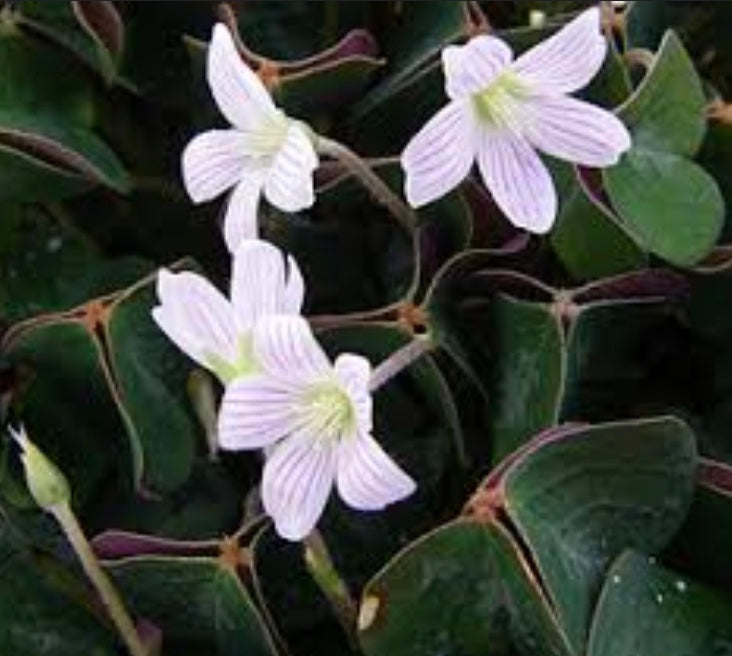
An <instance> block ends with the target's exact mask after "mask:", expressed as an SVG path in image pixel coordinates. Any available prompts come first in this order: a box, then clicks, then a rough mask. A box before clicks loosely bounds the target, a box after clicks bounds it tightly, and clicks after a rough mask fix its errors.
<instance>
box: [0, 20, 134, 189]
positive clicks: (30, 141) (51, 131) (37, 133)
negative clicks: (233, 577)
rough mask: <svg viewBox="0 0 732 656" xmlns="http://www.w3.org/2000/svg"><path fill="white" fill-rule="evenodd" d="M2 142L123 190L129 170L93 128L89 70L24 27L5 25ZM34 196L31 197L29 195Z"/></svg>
mask: <svg viewBox="0 0 732 656" xmlns="http://www.w3.org/2000/svg"><path fill="white" fill-rule="evenodd" d="M0 68H2V70H3V74H4V84H3V87H2V89H0V143H2V144H4V145H6V146H10V147H12V148H15V149H19V150H22V151H23V152H25V153H26V154H27V155H28V156H30V157H33V158H35V159H38V160H39V161H40V162H41V163H42V164H43V166H44V167H45V169H44V175H45V176H46V177H47V176H48V165H49V164H51V165H53V166H56V167H60V168H63V169H64V170H65V171H67V175H68V174H74V175H77V176H79V177H80V178H82V179H86V180H87V181H90V182H94V183H101V184H104V185H106V186H108V187H110V188H112V189H115V190H116V191H119V192H122V193H124V192H125V191H127V190H128V188H129V179H128V175H127V172H126V171H125V169H124V167H123V166H122V164H121V162H120V161H119V160H118V158H117V156H116V155H115V154H114V153H113V152H112V151H111V150H110V148H109V147H108V146H107V145H106V144H105V143H104V142H103V141H102V140H101V139H99V138H98V137H97V136H96V134H95V133H94V132H93V131H92V127H93V122H94V107H93V102H92V85H91V80H90V79H89V77H88V75H87V74H86V72H85V71H84V70H83V69H82V68H81V66H79V64H78V63H77V62H74V61H73V60H72V59H70V58H69V57H68V56H67V55H66V54H65V53H64V52H63V51H59V50H56V49H53V48H52V47H50V46H49V45H47V44H46V43H44V42H43V41H41V40H39V39H35V38H33V37H31V36H29V35H27V34H25V33H24V32H22V31H21V30H20V29H19V28H18V27H17V26H16V25H14V24H4V26H3V28H2V30H0ZM29 199H30V200H33V197H32V196H29Z"/></svg>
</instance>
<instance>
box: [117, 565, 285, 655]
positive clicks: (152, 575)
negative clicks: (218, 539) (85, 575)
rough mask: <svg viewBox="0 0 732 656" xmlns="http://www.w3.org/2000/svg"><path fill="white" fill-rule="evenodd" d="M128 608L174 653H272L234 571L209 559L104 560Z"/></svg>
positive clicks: (265, 633) (264, 632)
mask: <svg viewBox="0 0 732 656" xmlns="http://www.w3.org/2000/svg"><path fill="white" fill-rule="evenodd" d="M107 571H108V572H109V573H110V574H111V575H112V577H113V578H114V581H115V583H116V584H117V585H118V586H119V589H120V590H121V592H122V595H123V597H124V599H125V601H126V602H127V603H128V604H129V605H130V606H131V608H132V611H133V612H134V613H136V614H137V615H139V616H141V617H145V618H146V619H148V620H150V621H151V622H153V623H154V624H155V625H156V626H158V627H159V628H160V629H162V631H163V640H164V643H165V647H166V651H167V650H169V651H170V652H171V653H174V654H179V655H180V656H200V654H210V655H211V656H239V655H240V654H247V656H273V654H275V650H274V647H273V645H272V640H271V638H270V636H269V634H268V632H267V628H266V626H265V624H264V621H263V619H262V617H261V616H260V614H259V611H258V610H257V609H256V607H255V606H254V604H253V603H252V600H251V599H250V597H249V593H248V592H247V590H246V588H245V587H244V585H243V583H242V582H241V580H240V579H239V578H238V576H237V573H236V571H234V570H232V569H231V568H229V567H228V566H227V565H226V563H225V562H224V561H222V560H217V559H215V558H204V557H198V558H177V557H168V556H140V557H136V558H128V559H125V560H120V561H116V562H113V563H108V564H107Z"/></svg>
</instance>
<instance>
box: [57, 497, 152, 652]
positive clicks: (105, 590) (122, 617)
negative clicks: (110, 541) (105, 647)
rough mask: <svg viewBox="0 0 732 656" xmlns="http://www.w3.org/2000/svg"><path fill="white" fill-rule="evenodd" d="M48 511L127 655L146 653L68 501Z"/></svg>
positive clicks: (130, 619) (133, 625)
mask: <svg viewBox="0 0 732 656" xmlns="http://www.w3.org/2000/svg"><path fill="white" fill-rule="evenodd" d="M49 512H51V513H52V514H53V516H54V517H55V519H56V521H57V522H58V523H59V525H60V526H61V528H62V530H63V532H64V534H65V535H66V538H67V539H68V541H69V543H70V544H71V546H72V547H73V549H74V551H75V552H76V555H77V557H78V558H79V560H80V561H81V565H82V567H83V568H84V572H85V573H86V575H87V577H88V578H89V580H90V581H91V582H92V584H93V586H94V588H95V589H96V591H97V593H98V594H99V597H100V599H101V600H102V603H103V604H104V607H105V608H106V609H107V612H108V613H109V616H110V617H111V619H112V622H113V623H114V625H115V627H116V628H117V631H118V632H119V634H120V636H121V637H122V640H123V641H124V643H125V645H126V646H127V649H128V651H129V652H130V654H131V656H149V655H148V651H147V649H146V648H145V646H144V645H143V643H142V640H141V639H140V636H139V634H138V633H137V629H136V628H135V624H134V623H133V621H132V618H131V617H130V615H129V613H128V612H127V609H126V608H125V606H124V604H123V603H122V599H120V596H119V594H118V593H117V590H116V589H115V588H114V586H113V585H112V582H111V581H110V580H109V577H108V576H107V574H106V573H105V572H104V570H103V569H102V567H101V565H100V564H99V561H98V560H97V557H96V555H95V554H94V551H92V548H91V545H90V544H89V541H88V540H87V539H86V536H85V535H84V531H83V530H82V528H81V526H80V525H79V521H78V520H77V519H76V515H74V512H73V511H72V510H71V507H70V506H69V504H68V503H66V502H64V503H60V504H58V505H56V506H53V507H52V508H50V509H49Z"/></svg>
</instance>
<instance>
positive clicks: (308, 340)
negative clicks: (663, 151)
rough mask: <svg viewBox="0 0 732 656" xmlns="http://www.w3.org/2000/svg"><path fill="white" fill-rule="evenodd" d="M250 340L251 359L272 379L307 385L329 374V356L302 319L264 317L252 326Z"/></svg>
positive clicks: (285, 316)
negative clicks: (305, 383)
mask: <svg viewBox="0 0 732 656" xmlns="http://www.w3.org/2000/svg"><path fill="white" fill-rule="evenodd" d="M252 340H253V350H254V357H255V358H256V360H257V362H258V363H259V365H260V366H261V367H262V368H263V369H264V370H265V371H266V372H267V373H269V374H271V375H272V376H276V377H278V378H281V379H282V380H287V381H297V382H310V381H315V380H321V379H323V378H328V377H329V375H330V374H331V371H332V367H331V364H330V361H329V360H328V357H327V356H326V355H325V353H324V352H323V349H322V348H320V344H318V342H317V340H316V339H315V336H314V335H313V333H312V330H310V326H309V325H308V322H307V321H305V319H303V318H302V317H298V316H296V315H280V316H270V317H264V318H262V319H261V320H260V321H258V322H257V324H256V325H255V326H254V330H253V332H252Z"/></svg>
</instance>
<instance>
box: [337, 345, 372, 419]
mask: <svg viewBox="0 0 732 656" xmlns="http://www.w3.org/2000/svg"><path fill="white" fill-rule="evenodd" d="M333 369H334V370H335V375H336V378H337V379H338V380H339V381H340V383H341V385H342V386H343V389H344V390H345V391H346V392H347V393H348V396H349V398H350V399H351V402H352V403H353V407H354V409H355V412H356V422H357V425H358V430H359V431H361V432H363V433H369V432H371V428H372V406H373V402H372V399H371V392H370V391H369V383H370V381H371V372H372V368H371V363H370V362H369V361H368V360H367V359H366V358H364V357H362V356H360V355H354V354H352V353H341V355H339V356H338V357H337V358H336V360H335V363H334V366H333Z"/></svg>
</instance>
